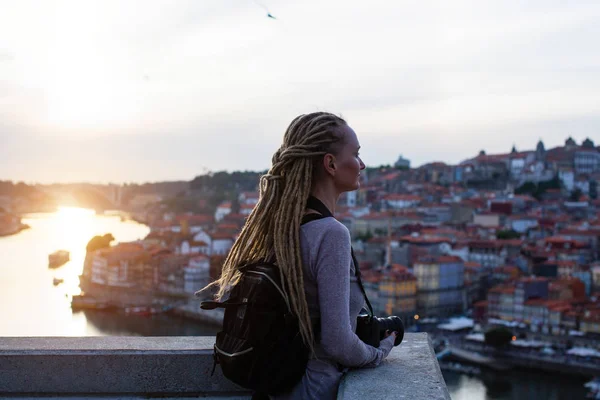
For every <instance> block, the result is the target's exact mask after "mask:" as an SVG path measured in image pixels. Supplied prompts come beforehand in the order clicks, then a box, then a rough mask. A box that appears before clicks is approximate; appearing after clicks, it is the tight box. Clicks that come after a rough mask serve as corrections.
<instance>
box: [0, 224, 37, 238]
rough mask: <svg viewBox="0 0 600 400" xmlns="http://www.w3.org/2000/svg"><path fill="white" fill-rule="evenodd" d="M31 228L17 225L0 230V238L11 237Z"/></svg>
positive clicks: (25, 225)
mask: <svg viewBox="0 0 600 400" xmlns="http://www.w3.org/2000/svg"><path fill="white" fill-rule="evenodd" d="M30 228H31V227H30V226H29V225H27V224H19V225H18V226H17V227H11V228H10V229H7V230H0V237H5V236H12V235H16V234H17V233H20V232H21V231H24V230H25V229H30Z"/></svg>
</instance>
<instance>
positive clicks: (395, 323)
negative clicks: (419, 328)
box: [356, 315, 404, 347]
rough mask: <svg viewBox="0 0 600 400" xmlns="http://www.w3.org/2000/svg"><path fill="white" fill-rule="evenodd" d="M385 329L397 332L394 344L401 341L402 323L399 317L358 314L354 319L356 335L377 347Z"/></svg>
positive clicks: (402, 333)
mask: <svg viewBox="0 0 600 400" xmlns="http://www.w3.org/2000/svg"><path fill="white" fill-rule="evenodd" d="M386 331H390V333H392V332H396V333H397V335H396V340H395V341H394V346H398V345H399V344H400V343H402V339H403V338H404V324H403V323H402V320H401V319H400V317H396V316H391V317H386V318H379V317H376V316H371V315H359V316H358V317H357V319H356V335H357V336H358V337H359V338H360V340H362V341H363V342H365V343H366V344H368V345H371V346H373V347H379V342H380V341H381V340H382V339H384V338H385V332H386Z"/></svg>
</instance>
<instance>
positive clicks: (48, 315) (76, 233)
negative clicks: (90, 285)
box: [0, 207, 149, 336]
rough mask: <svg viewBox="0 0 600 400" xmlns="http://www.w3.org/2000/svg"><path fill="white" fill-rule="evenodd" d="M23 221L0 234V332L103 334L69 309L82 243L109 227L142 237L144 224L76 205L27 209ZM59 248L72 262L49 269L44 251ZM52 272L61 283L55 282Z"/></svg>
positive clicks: (119, 236)
mask: <svg viewBox="0 0 600 400" xmlns="http://www.w3.org/2000/svg"><path fill="white" fill-rule="evenodd" d="M23 222H24V223H26V224H28V225H29V226H30V227H31V228H30V229H27V230H25V231H22V232H20V233H19V234H17V235H14V236H7V237H2V238H0V255H2V259H1V260H0V336H96V335H106V333H102V331H101V330H99V329H98V328H96V327H95V326H94V325H90V324H88V323H87V318H86V315H85V314H83V313H79V314H73V313H72V311H71V297H72V296H73V295H75V294H79V293H80V292H81V290H80V288H79V275H80V274H81V272H82V270H83V261H84V259H85V246H86V245H87V242H88V241H89V240H90V239H91V238H92V237H93V236H95V235H103V234H105V233H108V232H110V233H112V234H113V236H114V237H115V240H116V241H117V242H124V241H132V240H137V239H141V238H143V237H145V236H146V235H147V234H148V232H149V229H148V227H147V226H145V225H141V224H138V223H135V222H132V221H126V222H123V221H121V220H120V218H119V217H118V216H104V215H96V214H95V212H94V211H93V210H86V209H81V208H74V207H64V208H61V209H60V210H59V211H58V212H56V213H39V214H28V215H26V216H25V217H24V218H23ZM58 249H64V250H67V251H69V252H70V253H71V257H70V261H69V262H68V263H66V264H64V265H63V266H61V267H59V268H56V269H50V268H48V254H50V253H52V252H54V251H56V250H58ZM55 277H56V278H60V279H63V280H64V282H63V283H61V284H59V285H58V286H54V285H53V278H55ZM124 332H125V331H124ZM124 334H125V333H124Z"/></svg>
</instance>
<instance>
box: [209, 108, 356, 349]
mask: <svg viewBox="0 0 600 400" xmlns="http://www.w3.org/2000/svg"><path fill="white" fill-rule="evenodd" d="M345 124H346V121H344V120H343V119H342V118H340V117H338V116H336V115H334V114H330V113H326V112H315V113H311V114H303V115H300V116H298V117H296V118H295V119H294V120H293V121H292V122H291V123H290V125H289V126H288V128H287V130H286V132H285V135H284V137H283V144H282V145H281V147H280V148H279V149H278V150H277V151H276V152H275V154H274V155H273V158H272V166H271V168H270V169H269V171H268V172H267V174H265V175H262V176H261V177H260V195H259V200H258V203H257V204H256V206H255V207H254V209H253V210H252V213H251V214H250V215H249V216H248V218H247V220H246V223H245V224H244V227H243V228H242V231H241V232H240V234H239V236H238V238H237V239H236V241H235V243H234V244H233V247H232V248H231V250H230V252H229V255H228V256H227V258H226V259H225V262H224V264H223V270H222V273H221V276H220V278H219V279H217V280H216V281H214V282H213V283H212V284H210V285H209V286H207V287H206V288H205V289H207V288H208V287H210V286H213V285H217V286H218V288H219V289H218V291H217V294H216V298H217V299H221V298H222V297H223V296H224V295H225V293H226V292H227V291H228V290H229V289H230V288H231V287H232V286H234V285H235V284H237V283H238V282H239V280H240V278H241V273H240V270H239V268H240V267H241V266H243V265H244V264H247V263H248V262H255V261H259V260H265V259H268V258H270V257H271V256H273V255H274V256H275V260H276V263H277V266H278V267H279V273H280V278H281V282H282V283H284V284H285V288H286V289H287V296H288V297H289V300H290V306H291V308H292V312H293V313H294V314H295V315H296V316H297V317H298V320H299V327H300V334H301V336H302V339H303V341H304V343H305V344H306V345H307V346H308V347H309V349H310V350H311V351H313V350H314V347H313V343H314V333H313V330H312V325H311V321H310V317H309V314H308V305H307V303H306V297H305V294H304V279H303V272H302V258H301V252H300V224H301V221H302V217H303V215H304V211H305V208H306V202H307V200H308V197H309V195H310V190H311V187H312V183H313V178H314V176H315V173H317V171H318V168H319V167H318V165H319V162H320V161H321V160H322V159H323V156H324V155H325V154H327V153H331V154H335V153H337V148H338V146H337V144H338V143H340V142H341V141H342V140H343V138H342V136H341V134H340V133H339V128H340V127H342V126H343V125H345Z"/></svg>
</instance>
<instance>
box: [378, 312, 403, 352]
mask: <svg viewBox="0 0 600 400" xmlns="http://www.w3.org/2000/svg"><path fill="white" fill-rule="evenodd" d="M377 322H378V323H379V329H381V331H380V335H381V338H382V339H383V338H384V337H385V331H390V332H396V333H397V335H396V340H395V341H394V346H398V345H399V344H400V343H402V339H403V338H404V324H403V323H402V320H401V319H400V317H396V316H391V317H387V318H377Z"/></svg>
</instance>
